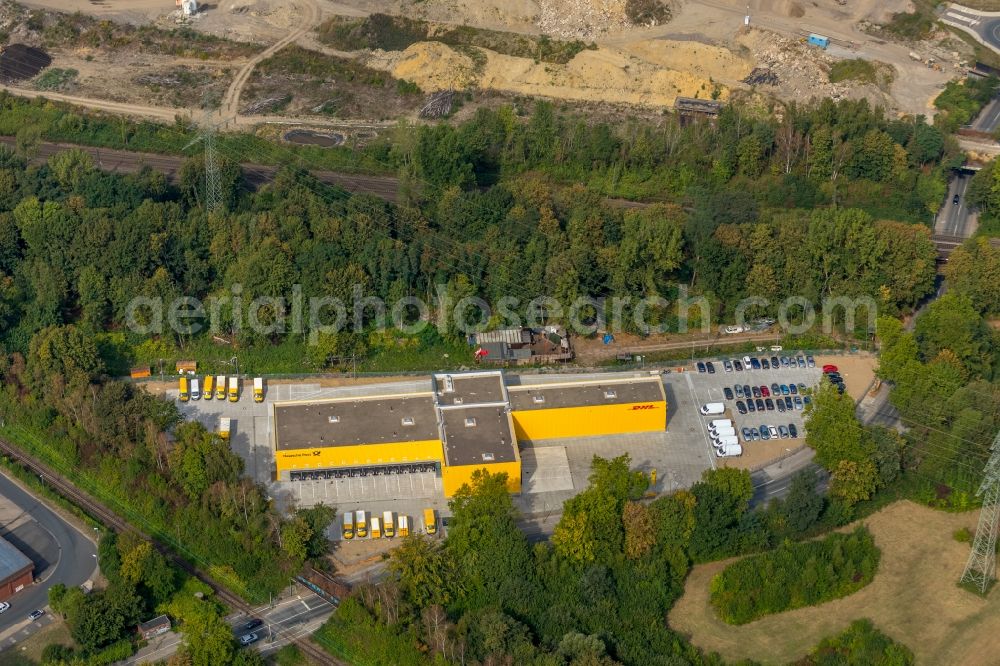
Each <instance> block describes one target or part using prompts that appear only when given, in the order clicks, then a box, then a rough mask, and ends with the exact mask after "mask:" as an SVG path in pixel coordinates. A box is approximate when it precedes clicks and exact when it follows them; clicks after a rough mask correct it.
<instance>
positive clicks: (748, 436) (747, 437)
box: [740, 428, 753, 442]
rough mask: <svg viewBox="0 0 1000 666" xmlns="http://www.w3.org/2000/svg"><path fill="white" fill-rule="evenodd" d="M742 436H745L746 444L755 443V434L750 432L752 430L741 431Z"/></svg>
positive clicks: (744, 429)
mask: <svg viewBox="0 0 1000 666" xmlns="http://www.w3.org/2000/svg"><path fill="white" fill-rule="evenodd" d="M740 434H741V435H743V441H744V442H752V441H753V433H751V432H750V428H743V430H741V431H740Z"/></svg>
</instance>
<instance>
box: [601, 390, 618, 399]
mask: <svg viewBox="0 0 1000 666" xmlns="http://www.w3.org/2000/svg"><path fill="white" fill-rule="evenodd" d="M604 397H605V398H607V399H608V400H614V399H615V398H617V397H618V391H605V392H604Z"/></svg>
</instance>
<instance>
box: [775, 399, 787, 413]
mask: <svg viewBox="0 0 1000 666" xmlns="http://www.w3.org/2000/svg"><path fill="white" fill-rule="evenodd" d="M774 402H775V403H776V405H775V406H776V407H777V408H778V411H779V412H783V411H785V401H784V400H782V399H781V398H777V399H776V400H775V401H774Z"/></svg>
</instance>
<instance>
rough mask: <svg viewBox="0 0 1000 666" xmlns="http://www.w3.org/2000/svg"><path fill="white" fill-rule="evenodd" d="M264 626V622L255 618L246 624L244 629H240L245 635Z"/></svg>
mask: <svg viewBox="0 0 1000 666" xmlns="http://www.w3.org/2000/svg"><path fill="white" fill-rule="evenodd" d="M262 624H264V620H261V619H260V618H257V617H255V618H253V619H251V620H250V621H249V622H247V623H246V624H244V625H243V626H242V627H240V631H241V632H243V633H246V632H250V631H253V630H254V629H256V628H257V627H259V626H261V625H262Z"/></svg>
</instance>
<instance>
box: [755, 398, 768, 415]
mask: <svg viewBox="0 0 1000 666" xmlns="http://www.w3.org/2000/svg"><path fill="white" fill-rule="evenodd" d="M754 402H756V403H757V411H758V412H762V411H764V410H765V409H766V407H764V399H763V398H757V399H756V400H754Z"/></svg>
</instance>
